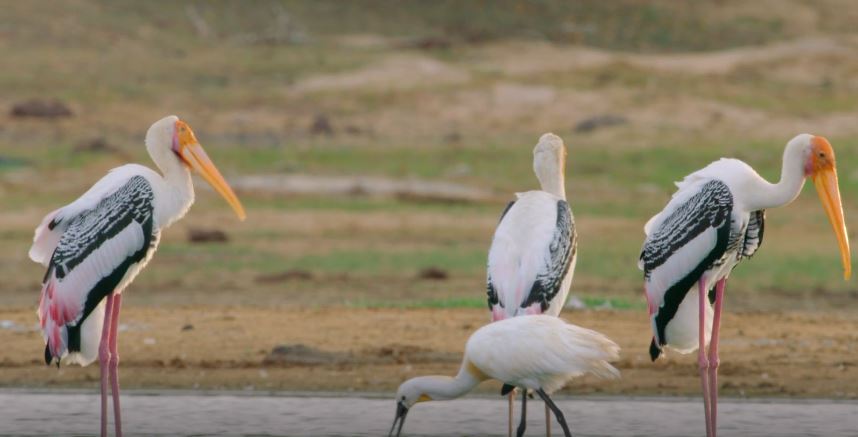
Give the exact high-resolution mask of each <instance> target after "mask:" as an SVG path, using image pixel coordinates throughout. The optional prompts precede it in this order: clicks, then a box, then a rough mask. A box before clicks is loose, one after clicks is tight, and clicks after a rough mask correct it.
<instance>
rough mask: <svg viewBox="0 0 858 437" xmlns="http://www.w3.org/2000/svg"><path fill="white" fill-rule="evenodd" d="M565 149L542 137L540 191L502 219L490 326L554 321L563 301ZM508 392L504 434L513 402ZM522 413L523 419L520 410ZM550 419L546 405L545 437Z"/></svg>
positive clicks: (566, 280)
mask: <svg viewBox="0 0 858 437" xmlns="http://www.w3.org/2000/svg"><path fill="white" fill-rule="evenodd" d="M565 166H566V147H565V146H564V144H563V140H562V139H561V138H560V137H558V136H557V135H554V134H551V133H547V134H544V135H542V137H541V138H539V142H538V143H537V144H536V147H534V149H533V171H534V173H536V177H537V179H539V183H540V185H541V188H542V189H541V190H533V191H527V192H524V193H517V194H516V200H514V201H512V202H510V203H509V205H507V207H506V209H505V210H504V212H503V213H502V214H501V218H500V221H499V223H498V226H497V229H496V230H495V234H494V237H493V238H492V245H491V248H490V249H489V260H488V274H487V281H486V282H487V287H486V288H487V289H488V292H487V293H488V304H489V309H490V310H491V317H492V321H497V320H503V319H506V318H508V317H515V316H520V315H524V314H549V315H552V316H557V315H559V314H560V310H562V309H563V305H564V303H565V302H566V297H567V296H568V294H569V286H570V285H571V284H572V275H573V273H574V272H575V258H576V257H575V255H576V250H577V242H578V240H577V234H576V232H575V221H574V219H573V217H572V210H571V209H570V208H569V203H567V202H566V186H565V183H564V182H565V177H564V173H565V171H564V170H565ZM502 393H503V394H507V393H509V434H510V435H512V420H513V400H514V398H515V391H514V390H513V389H512V387H504V389H503V390H502ZM522 414H525V412H524V411H522ZM550 425H551V421H550V415H549V410H548V404H546V406H545V426H546V433H549V434H550Z"/></svg>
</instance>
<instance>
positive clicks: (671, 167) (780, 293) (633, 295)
mask: <svg viewBox="0 0 858 437" xmlns="http://www.w3.org/2000/svg"><path fill="white" fill-rule="evenodd" d="M850 5H851V4H849V3H848V2H842V1H834V0H829V1H822V2H815V3H807V2H803V1H797V0H796V1H787V2H772V1H761V2H753V3H750V4H746V3H745V2H739V1H717V2H696V1H682V2H668V1H644V2H638V1H622V2H610V3H609V2H598V1H585V2H513V1H503V2H465V3H462V2H433V3H426V2H412V1H409V2H395V3H388V2H381V1H373V2H366V3H364V2H362V3H352V2H329V1H314V2H292V1H286V2H263V1H260V2H253V3H252V4H248V3H244V2H227V1H214V2H188V3H181V4H180V3H175V2H166V1H154V2H131V1H120V2H89V1H74V0H64V1H59V2H53V3H51V10H52V11H51V13H50V14H45V13H41V12H40V7H44V4H42V5H40V4H39V3H38V2H14V3H13V2H10V3H7V4H4V13H3V14H2V15H0V55H2V57H3V59H6V60H7V61H8V62H7V63H6V65H5V66H4V68H2V69H0V89H2V90H3V93H0V108H3V109H2V114H0V211H2V215H0V241H2V247H3V250H2V251H0V278H2V279H3V281H2V285H0V299H2V301H3V302H4V306H5V307H7V308H12V309H13V310H16V311H17V310H21V311H23V310H24V309H27V310H29V308H33V307H35V305H36V303H37V300H38V289H39V281H40V279H41V277H42V274H43V272H42V269H41V267H40V266H37V265H35V264H33V263H32V262H30V261H29V260H28V259H27V257H26V252H27V248H28V247H29V243H30V241H31V238H32V231H33V229H34V228H35V226H36V225H37V224H38V222H39V220H40V219H41V217H42V215H43V214H45V213H46V212H48V211H50V210H52V209H54V208H56V207H57V206H58V205H62V204H64V203H67V202H69V201H71V200H73V199H74V198H76V197H77V196H78V195H79V194H80V193H82V192H83V191H84V190H85V189H86V188H87V187H88V186H89V185H91V184H92V183H93V182H95V180H97V178H98V177H100V176H101V175H102V174H104V173H105V172H106V171H107V170H108V169H109V168H112V167H114V166H117V165H119V164H121V163H124V162H128V161H135V162H140V163H143V164H146V165H150V160H149V159H148V156H147V155H146V153H145V150H144V148H143V146H142V140H143V135H144V133H145V130H146V128H147V127H148V126H149V124H150V123H151V122H153V121H155V120H157V119H158V118H160V117H162V116H164V115H167V114H171V113H172V114H177V115H179V116H180V117H182V118H183V119H185V120H187V121H188V122H189V123H190V124H191V126H193V127H194V129H195V131H196V133H197V136H198V138H199V139H200V140H201V142H202V143H203V144H204V145H205V147H206V148H207V150H208V152H209V155H210V156H211V157H212V158H213V159H214V160H215V162H216V163H217V164H218V165H219V167H220V168H221V170H222V171H223V172H224V173H225V174H226V176H227V178H228V179H233V180H237V179H239V178H240V177H242V176H248V175H267V174H311V175H319V176H342V175H352V176H363V175H372V176H383V177H388V178H393V179H410V178H419V179H426V180H439V181H450V182H456V183H460V184H464V185H468V186H474V187H479V188H483V189H487V190H489V191H490V192H492V193H494V194H495V200H491V201H486V202H477V203H450V202H432V201H416V200H408V199H401V198H376V197H369V196H362V195H360V193H356V194H354V195H350V196H321V195H320V196H279V195H272V194H270V193H264V192H259V191H251V190H244V191H240V192H239V195H240V197H241V198H242V200H243V202H244V203H245V205H246V206H247V207H248V220H247V221H246V222H245V223H239V222H238V221H237V220H235V219H234V217H233V216H232V215H231V212H230V211H229V209H228V207H227V206H226V205H225V204H224V203H223V202H222V201H221V200H220V199H219V198H217V197H216V195H215V194H214V193H213V192H212V191H211V190H209V189H205V188H200V189H199V190H198V193H197V194H198V196H197V203H196V205H195V206H194V208H193V209H192V210H191V212H190V214H189V215H188V217H186V218H185V219H184V220H183V221H181V222H180V223H178V224H177V225H175V226H174V227H173V228H171V229H169V230H168V231H166V233H165V235H164V238H163V239H162V244H161V247H160V250H159V252H158V254H157V256H156V257H155V258H154V260H153V261H152V263H150V265H149V267H148V268H147V269H146V271H145V272H144V273H143V274H141V275H140V276H139V277H138V278H137V280H136V281H135V283H134V284H133V285H132V286H131V288H130V289H129V292H128V294H127V296H128V297H127V299H126V302H127V305H128V306H140V307H153V308H155V307H157V308H165V311H168V310H170V309H171V308H184V307H186V306H194V307H195V308H197V307H203V308H205V307H213V308H214V307H219V306H229V307H238V308H241V307H265V308H279V307H283V308H287V307H288V308H289V309H290V311H291V310H296V308H297V309H301V308H333V307H345V308H353V309H355V310H364V309H367V308H387V309H401V310H403V311H405V310H414V309H421V308H482V307H483V305H484V304H483V296H484V292H485V291H484V280H485V263H486V252H487V250H488V247H489V244H490V241H491V235H492V231H493V228H494V226H495V224H496V221H497V217H498V215H499V214H500V212H501V211H502V209H503V208H504V206H505V204H506V202H507V199H511V198H512V197H513V193H514V192H516V191H525V190H529V189H534V188H536V187H537V182H536V180H535V177H534V176H533V174H532V170H531V150H532V147H533V145H534V144H535V143H536V140H537V139H538V138H539V136H540V135H541V134H542V133H543V132H547V131H552V132H554V133H556V134H558V135H560V136H561V137H563V138H564V140H565V141H566V144H567V146H568V147H569V160H568V166H567V184H566V185H567V190H568V195H569V199H570V203H571V205H572V208H573V211H574V213H575V217H576V223H577V227H578V232H579V236H580V243H579V244H580V246H579V249H580V258H579V261H578V265H577V270H576V275H575V282H574V284H573V286H572V293H573V294H574V295H576V296H578V297H580V298H581V299H583V301H584V302H585V303H586V304H588V305H589V306H591V307H600V306H605V305H606V302H607V303H608V304H609V305H610V306H611V307H613V308H618V309H622V310H633V311H637V312H639V313H642V312H643V308H645V302H644V299H643V295H642V292H641V274H640V272H639V271H638V270H637V267H636V260H637V256H638V250H639V248H640V244H641V242H642V238H643V233H642V227H643V224H644V223H645V222H646V220H647V219H648V218H649V217H650V216H651V215H652V214H653V213H655V212H656V211H658V210H659V209H660V208H661V207H662V206H663V205H664V203H665V202H666V201H667V200H668V199H669V196H670V194H671V193H672V191H673V185H672V182H673V181H675V180H679V179H681V177H682V176H684V175H685V174H688V173H689V172H691V171H693V170H695V169H697V168H700V167H702V166H703V165H705V164H706V163H708V162H710V161H712V160H714V159H717V158H719V157H722V156H732V157H738V158H741V159H744V160H746V161H747V162H748V163H749V164H751V165H752V166H754V167H755V168H756V169H757V170H758V171H759V172H760V173H761V174H762V175H763V176H764V177H766V178H768V179H769V180H776V179H777V178H778V176H779V174H778V173H779V170H780V165H781V153H782V150H783V147H784V145H785V143H786V142H787V141H788V140H789V139H790V138H792V137H793V136H794V135H795V134H798V133H801V132H812V133H815V134H819V135H824V136H827V137H828V138H829V139H830V140H831V142H832V144H833V145H834V147H835V149H836V151H837V157H838V165H839V170H840V183H841V190H842V196H843V201H844V207H845V210H846V217H847V225H849V226H850V227H853V228H854V223H855V222H854V217H856V213H858V207H856V203H855V202H854V201H853V200H854V199H855V198H856V196H858V170H856V168H858V167H856V163H858V139H856V138H858V136H856V133H858V124H856V123H855V119H856V117H858V99H856V98H855V95H856V90H858V81H856V75H855V73H856V71H858V56H856V54H858V53H856V52H858V33H855V30H854V26H852V23H854V18H855V16H856V15H858V9H856V8H854V7H849V6H850ZM29 98H48V99H50V98H57V99H59V100H61V101H63V102H65V103H66V104H68V105H69V106H70V107H71V109H72V110H73V112H74V115H73V116H72V117H68V118H62V119H53V120H46V119H26V118H16V117H12V116H11V115H10V111H9V108H11V107H12V105H13V104H15V103H16V102H19V101H21V100H25V99H29ZM605 114H611V115H616V116H620V117H623V118H624V119H625V120H626V122H625V123H623V124H620V125H616V126H610V127H603V128H600V129H596V130H594V131H591V132H580V131H576V129H575V126H576V125H577V124H578V123H579V122H581V121H583V120H586V119H588V118H590V117H594V116H599V115H605ZM320 116H323V117H324V118H326V119H327V120H328V121H329V123H330V125H331V131H330V132H329V133H319V132H315V131H314V130H313V129H312V128H311V126H312V125H313V123H314V120H316V119H317V118H318V117H320ZM98 138H101V139H103V140H105V141H106V143H107V144H108V145H109V148H108V150H107V151H104V150H101V151H98V150H96V151H87V150H85V148H83V149H82V147H81V144H87V143H88V142H91V141H92V140H93V139H98ZM199 186H201V185H200V184H198V187H199ZM815 197H816V196H815V194H814V193H813V189H812V188H805V192H804V193H803V195H802V196H801V197H800V198H799V199H798V200H797V201H796V202H795V203H794V204H793V205H790V206H789V207H787V208H784V209H782V210H773V211H770V212H769V215H768V218H769V221H768V223H767V229H766V241H765V244H764V248H763V249H762V250H761V251H760V252H759V253H758V254H757V255H756V256H755V257H754V259H753V260H751V261H749V262H747V263H746V264H745V265H742V266H741V267H739V268H738V269H737V270H736V271H735V273H734V275H733V276H732V281H731V283H730V285H729V290H728V294H729V296H730V298H729V300H728V303H727V310H728V311H731V312H737V311H745V312H747V311H756V310H766V311H781V310H789V311H797V310H800V311H810V312H814V311H818V310H826V311H828V310H832V309H834V310H839V311H845V312H854V311H855V308H856V296H858V288H856V286H855V285H854V284H855V283H854V281H853V282H844V281H843V280H842V274H841V267H840V263H839V256H838V253H837V248H836V242H835V240H834V237H833V235H832V232H831V230H830V226H829V224H828V222H827V221H826V219H825V217H824V214H823V210H822V207H821V206H820V205H819V201H818V200H816V199H815ZM191 229H220V230H223V231H225V232H226V233H227V235H228V237H229V241H228V242H226V243H207V244H191V243H189V241H188V238H187V233H188V232H189V230H191ZM430 267H434V268H438V269H441V270H443V271H444V272H446V273H447V275H448V277H447V279H444V280H430V279H422V278H421V277H420V275H419V272H420V271H421V270H423V269H426V268H430ZM284 272H292V274H291V275H282V274H283V273H284ZM296 272H298V273H299V274H297V275H296V274H295V273H296ZM642 323H644V324H642V327H641V329H645V322H644V321H643V320H642ZM16 338H17V337H16ZM19 340H21V339H20V338H19ZM644 346H645V345H644ZM39 349H40V347H39V344H38V342H37V341H36V342H35V344H33V350H34V356H35V357H37V358H38V357H39V356H40V355H39V354H40V350H39ZM8 359H12V358H8ZM142 385H145V384H142Z"/></svg>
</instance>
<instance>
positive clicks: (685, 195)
mask: <svg viewBox="0 0 858 437" xmlns="http://www.w3.org/2000/svg"><path fill="white" fill-rule="evenodd" d="M806 178H810V179H811V180H812V181H813V183H814V185H815V186H816V189H817V191H818V193H819V197H820V199H821V200H822V205H823V207H824V208H825V212H826V213H827V214H828V219H829V220H830V222H831V225H832V226H833V228H834V233H835V235H836V236H837V242H838V244H839V245H840V255H841V261H842V263H843V269H844V278H846V279H849V276H850V275H851V271H852V268H851V255H850V252H849V238H848V237H847V234H846V226H845V224H844V219H843V207H842V205H841V203H840V189H839V187H838V183H837V169H836V167H835V163H834V150H833V149H832V147H831V144H829V143H828V140H826V139H825V138H823V137H819V136H813V135H808V134H801V135H798V136H796V137H795V138H793V139H792V140H790V142H789V143H788V144H787V146H786V149H785V150H784V156H783V168H782V170H781V179H780V181H779V182H778V183H776V184H772V183H769V182H767V181H766V180H765V179H763V178H762V177H761V176H760V175H758V174H757V172H755V171H754V169H752V168H751V167H750V166H748V165H747V164H745V163H744V162H742V161H739V160H737V159H721V160H719V161H715V162H713V163H711V164H709V165H708V166H706V167H705V168H703V169H702V170H699V171H696V172H694V173H692V174H690V175H688V176H686V177H685V179H684V180H682V181H681V182H677V184H676V185H677V187H678V188H679V189H678V190H677V191H676V193H675V194H674V195H673V198H672V199H671V200H670V202H668V204H667V206H666V207H665V208H664V210H662V211H661V212H660V213H658V214H656V215H655V216H653V217H652V218H651V219H650V220H649V221H648V222H647V224H646V226H645V227H644V232H645V233H646V240H645V241H644V244H643V249H642V251H641V255H640V261H639V262H638V267H640V269H641V270H643V271H644V287H645V289H646V295H647V302H648V303H649V314H650V318H651V322H652V330H653V339H652V343H651V345H650V357H651V358H652V360H653V361H655V360H656V358H658V357H659V355H660V354H661V353H662V348H663V347H664V346H670V347H672V348H673V349H676V350H677V351H678V352H680V353H690V352H693V351H694V350H695V349H697V350H698V366H699V370H700V379H701V385H702V387H703V402H704V412H705V416H706V434H707V435H708V436H710V437H715V435H716V430H717V427H716V424H717V404H718V364H719V359H718V332H719V328H720V323H721V308H722V306H723V303H724V288H725V286H726V283H727V277H728V276H729V275H730V272H731V271H732V270H733V268H734V267H736V265H737V264H738V263H739V262H740V261H742V260H743V259H746V258H750V257H751V256H752V255H753V254H754V253H755V252H756V251H757V249H758V248H759V247H760V244H761V243H762V241H763V229H764V223H765V210H766V209H768V208H775V207H780V206H784V205H787V204H789V203H790V202H792V201H793V200H794V199H795V198H796V197H798V194H799V192H801V188H802V187H803V186H804V181H805V179H806ZM695 284H696V285H697V287H696V289H695V287H694V286H695ZM713 288H714V290H713ZM713 291H714V294H713ZM713 303H714V306H715V308H714V310H713V309H712V304H713ZM706 343H709V355H708V357H707V355H706V352H705V345H706Z"/></svg>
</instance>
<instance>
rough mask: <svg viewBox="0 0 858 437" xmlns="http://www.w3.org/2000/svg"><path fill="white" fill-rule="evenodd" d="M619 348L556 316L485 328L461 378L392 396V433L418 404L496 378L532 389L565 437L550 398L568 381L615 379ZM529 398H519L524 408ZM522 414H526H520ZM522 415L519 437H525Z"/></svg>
mask: <svg viewBox="0 0 858 437" xmlns="http://www.w3.org/2000/svg"><path fill="white" fill-rule="evenodd" d="M619 351H620V348H619V346H617V345H616V344H615V343H614V342H613V341H611V340H610V339H608V338H607V337H605V336H604V335H602V334H600V333H598V332H596V331H591V330H589V329H584V328H581V327H578V326H575V325H572V324H569V323H566V322H564V321H563V320H561V319H560V318H558V317H554V316H547V315H533V316H524V317H513V318H510V319H505V320H501V321H498V322H494V323H489V324H488V325H485V326H483V327H482V328H480V329H478V330H477V331H476V332H474V333H473V334H472V335H471V338H470V339H468V343H467V344H466V346H465V356H464V359H463V360H462V366H461V368H460V369H459V374H458V375H456V377H454V378H451V377H449V376H421V377H417V378H413V379H409V380H408V381H405V382H404V383H403V384H402V385H400V386H399V390H397V392H396V416H395V418H394V420H393V426H391V428H390V435H393V431H394V429H397V423H398V424H399V427H398V429H397V431H396V435H397V436H398V435H399V434H400V433H401V432H402V425H403V424H404V423H405V417H406V415H407V414H408V411H409V409H410V408H411V407H412V406H413V405H414V404H415V403H418V402H425V401H441V400H448V399H455V398H458V397H460V396H463V395H465V394H466V393H468V392H469V391H471V390H472V389H473V388H474V387H476V386H477V385H479V384H480V383H481V382H482V381H485V380H488V379H496V380H498V381H501V382H503V383H504V384H509V385H512V386H515V387H520V388H522V389H523V390H528V389H529V390H533V391H534V392H535V393H536V394H538V395H539V396H540V397H541V398H542V399H543V400H544V401H545V403H546V404H547V405H548V406H549V408H551V410H552V411H553V412H554V415H555V417H556V418H557V421H558V422H559V423H560V426H561V427H562V428H563V431H564V432H565V434H566V436H570V435H571V433H570V431H569V426H568V425H567V424H566V419H565V418H564V416H563V412H562V411H560V409H559V408H558V407H557V405H555V404H554V402H553V401H552V400H551V398H550V397H549V395H550V394H551V393H553V392H554V391H556V390H559V389H560V388H562V387H563V386H564V385H566V383H567V382H569V380H571V379H572V378H575V377H577V376H581V375H583V374H586V373H593V374H595V375H597V376H600V377H603V378H616V377H618V376H619V371H618V370H617V369H615V368H614V367H613V366H612V365H610V364H609V363H608V362H609V361H613V360H616V359H618V358H619ZM526 402H527V396H523V397H522V406H524V405H526ZM522 411H524V409H522ZM524 425H525V415H524V414H522V417H521V424H520V425H519V428H518V436H519V437H520V436H522V435H523V434H524Z"/></svg>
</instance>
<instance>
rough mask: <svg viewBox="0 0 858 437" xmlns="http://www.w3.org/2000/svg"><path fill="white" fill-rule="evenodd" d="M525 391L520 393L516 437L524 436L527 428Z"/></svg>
mask: <svg viewBox="0 0 858 437" xmlns="http://www.w3.org/2000/svg"><path fill="white" fill-rule="evenodd" d="M526 422H527V389H525V390H524V391H522V393H521V422H519V423H518V430H517V431H516V433H515V435H516V437H522V436H523V435H524V429H525V428H526V427H527V424H526Z"/></svg>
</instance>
